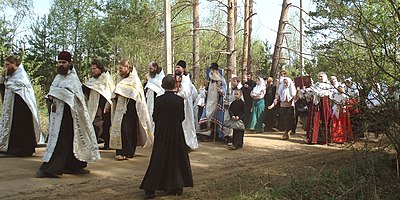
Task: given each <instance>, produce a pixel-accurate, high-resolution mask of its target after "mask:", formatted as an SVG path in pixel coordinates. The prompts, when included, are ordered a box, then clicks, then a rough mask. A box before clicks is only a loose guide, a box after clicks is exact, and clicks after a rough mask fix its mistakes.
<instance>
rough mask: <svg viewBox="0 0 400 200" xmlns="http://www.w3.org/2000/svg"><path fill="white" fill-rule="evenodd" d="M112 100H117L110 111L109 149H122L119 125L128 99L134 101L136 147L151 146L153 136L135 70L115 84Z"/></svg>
mask: <svg viewBox="0 0 400 200" xmlns="http://www.w3.org/2000/svg"><path fill="white" fill-rule="evenodd" d="M113 98H117V104H116V105H115V106H113V108H112V111H111V128H110V147H111V148H114V149H122V139H121V125H122V118H123V116H124V114H125V113H126V111H127V105H128V100H129V99H133V100H135V101H136V104H135V107H136V114H137V116H138V125H139V126H138V131H139V132H138V138H137V145H139V146H145V147H146V146H151V145H152V144H153V139H154V135H153V132H151V121H150V117H149V113H148V109H147V105H146V99H145V97H144V91H143V87H142V84H141V83H140V79H139V76H138V75H137V72H136V70H135V69H133V71H132V72H131V73H130V74H129V76H128V77H127V78H123V79H122V80H120V81H119V82H118V83H117V86H116V87H115V91H114V94H113Z"/></svg>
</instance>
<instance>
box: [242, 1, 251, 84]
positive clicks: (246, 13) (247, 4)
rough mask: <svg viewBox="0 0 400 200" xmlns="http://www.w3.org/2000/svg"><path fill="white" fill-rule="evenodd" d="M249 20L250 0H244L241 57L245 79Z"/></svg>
mask: <svg viewBox="0 0 400 200" xmlns="http://www.w3.org/2000/svg"><path fill="white" fill-rule="evenodd" d="M249 20H250V0H245V2H244V33H243V59H242V80H244V79H245V76H246V74H247V69H248V63H249V43H250V38H249V29H250V27H249V25H250V24H249Z"/></svg>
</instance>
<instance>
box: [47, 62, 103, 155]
mask: <svg viewBox="0 0 400 200" xmlns="http://www.w3.org/2000/svg"><path fill="white" fill-rule="evenodd" d="M47 96H48V97H49V96H51V97H53V104H52V109H51V110H55V111H54V112H51V113H50V117H49V125H48V145H47V148H46V151H45V153H44V156H43V161H44V162H49V160H50V158H51V156H52V155H53V152H54V149H55V147H56V145H57V140H58V136H59V133H60V128H61V122H62V117H63V113H64V104H65V103H66V104H68V105H69V107H70V108H71V115H72V119H73V124H74V127H73V130H74V133H73V134H74V137H73V138H74V140H73V153H74V155H75V157H76V158H77V159H78V160H80V161H84V162H91V161H96V160H99V159H100V153H99V148H98V145H97V139H96V134H95V132H94V128H93V125H92V122H91V121H89V114H88V110H87V107H86V104H85V99H84V94H83V92H82V84H81V82H80V81H79V78H78V76H77V74H76V71H75V69H72V70H69V71H68V74H67V75H57V76H56V77H55V79H54V81H53V83H52V84H51V86H50V91H49V93H48V94H47Z"/></svg>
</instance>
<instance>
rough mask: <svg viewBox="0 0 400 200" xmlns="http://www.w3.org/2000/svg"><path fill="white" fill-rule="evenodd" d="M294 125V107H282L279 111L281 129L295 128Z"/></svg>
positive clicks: (289, 129)
mask: <svg viewBox="0 0 400 200" xmlns="http://www.w3.org/2000/svg"><path fill="white" fill-rule="evenodd" d="M293 125H294V107H293V106H292V107H280V111H279V126H280V127H279V129H280V130H283V131H291V130H293Z"/></svg>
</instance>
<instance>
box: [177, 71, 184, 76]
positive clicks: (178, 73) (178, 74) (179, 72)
mask: <svg viewBox="0 0 400 200" xmlns="http://www.w3.org/2000/svg"><path fill="white" fill-rule="evenodd" d="M182 74H183V72H181V71H175V76H181V75H182Z"/></svg>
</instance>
